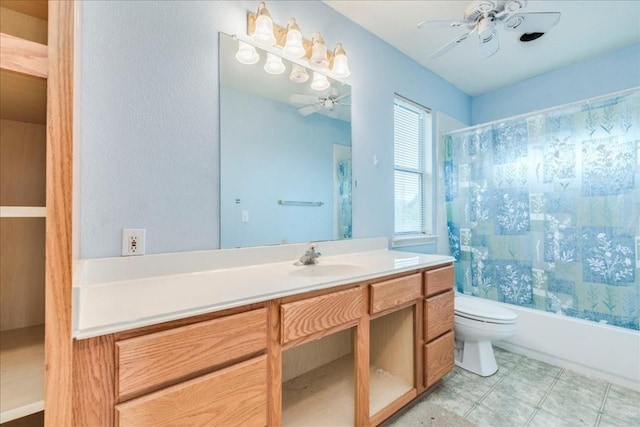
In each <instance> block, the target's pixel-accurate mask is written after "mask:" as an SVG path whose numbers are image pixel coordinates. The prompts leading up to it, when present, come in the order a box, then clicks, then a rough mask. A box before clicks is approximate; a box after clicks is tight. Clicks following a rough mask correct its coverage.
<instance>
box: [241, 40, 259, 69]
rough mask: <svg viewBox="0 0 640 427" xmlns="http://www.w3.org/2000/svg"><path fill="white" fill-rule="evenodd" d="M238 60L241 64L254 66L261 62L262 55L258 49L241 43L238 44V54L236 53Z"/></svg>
mask: <svg viewBox="0 0 640 427" xmlns="http://www.w3.org/2000/svg"><path fill="white" fill-rule="evenodd" d="M236 59H237V60H238V62H240V63H241V64H246V65H253V64H255V63H256V62H258V61H259V60H260V55H258V52H256V48H255V47H253V46H252V45H250V44H249V43H245V42H243V41H240V42H239V43H238V52H237V53H236Z"/></svg>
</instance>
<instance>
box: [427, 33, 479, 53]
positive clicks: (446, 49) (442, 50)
mask: <svg viewBox="0 0 640 427" xmlns="http://www.w3.org/2000/svg"><path fill="white" fill-rule="evenodd" d="M475 31H476V29H475V28H474V29H473V30H471V31H469V32H468V33H465V34H463V35H461V36H458V37H456V38H455V39H453V40H451V41H450V42H449V43H447V44H445V45H444V46H442V47H441V48H440V49H438V50H436V51H435V52H433V53H432V54H431V55H429V58H430V59H435V58H439V57H441V56H442V55H444V54H445V53H447V52H449V51H450V50H451V49H453V48H454V47H455V46H456V45H458V44H459V43H462V42H463V41H464V40H466V39H467V38H468V37H469V36H470V35H471V34H473V33H474V32H475Z"/></svg>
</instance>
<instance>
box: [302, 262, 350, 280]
mask: <svg viewBox="0 0 640 427" xmlns="http://www.w3.org/2000/svg"><path fill="white" fill-rule="evenodd" d="M361 270H362V267H360V266H358V265H355V264H314V265H301V266H299V267H296V269H295V270H293V271H292V272H291V273H289V274H291V275H292V276H304V277H323V276H346V275H349V274H356V273H358V272H359V271H361Z"/></svg>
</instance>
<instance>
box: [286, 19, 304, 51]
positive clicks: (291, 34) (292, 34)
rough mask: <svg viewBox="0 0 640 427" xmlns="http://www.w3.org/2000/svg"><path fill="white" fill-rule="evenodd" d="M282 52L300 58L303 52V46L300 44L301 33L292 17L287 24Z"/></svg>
mask: <svg viewBox="0 0 640 427" xmlns="http://www.w3.org/2000/svg"><path fill="white" fill-rule="evenodd" d="M282 52H284V54H285V55H288V56H290V57H292V58H302V57H303V56H304V54H305V51H304V46H302V33H301V32H300V27H298V24H296V20H295V19H294V18H291V19H290V20H289V25H287V40H286V42H285V44H284V47H283V48H282Z"/></svg>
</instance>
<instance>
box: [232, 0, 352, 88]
mask: <svg viewBox="0 0 640 427" xmlns="http://www.w3.org/2000/svg"><path fill="white" fill-rule="evenodd" d="M247 35H248V36H249V37H251V39H252V40H253V41H254V42H255V43H256V44H257V45H258V46H265V47H266V49H267V50H270V51H271V52H276V51H277V50H279V51H280V52H282V55H283V56H284V57H288V58H293V59H295V62H297V63H298V64H300V65H303V66H304V65H307V64H308V66H309V67H310V68H312V69H315V70H318V71H322V72H325V73H328V74H329V75H330V76H331V77H333V78H336V79H344V78H347V77H349V76H350V75H351V72H350V71H349V65H348V59H347V55H346V53H345V51H344V48H343V47H342V44H341V43H337V44H336V48H335V49H334V50H333V51H328V50H327V46H326V45H325V42H324V39H323V38H322V36H321V35H320V32H317V31H316V32H315V33H314V34H313V38H312V39H311V41H309V40H306V39H305V38H304V37H302V33H301V32H300V27H299V26H298V23H297V22H296V20H295V18H291V19H290V20H289V22H288V24H287V27H286V28H283V27H280V26H278V25H276V24H274V23H273V20H272V19H271V15H270V13H269V11H268V10H267V7H266V5H265V2H260V5H259V6H258V11H257V12H256V13H252V12H248V13H247ZM238 60H239V61H240V62H242V61H241V60H240V58H239V59H238ZM293 74H294V73H293V71H292V72H291V76H293ZM291 76H290V78H292V77H291ZM292 79H293V78H292Z"/></svg>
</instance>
